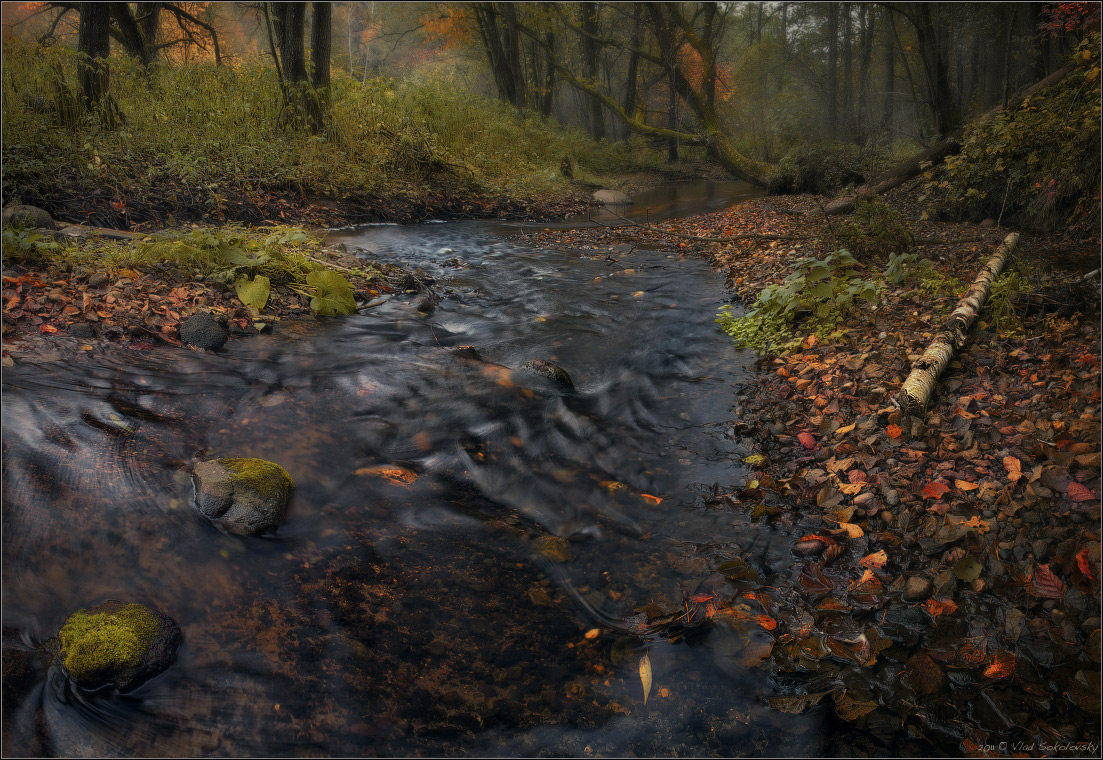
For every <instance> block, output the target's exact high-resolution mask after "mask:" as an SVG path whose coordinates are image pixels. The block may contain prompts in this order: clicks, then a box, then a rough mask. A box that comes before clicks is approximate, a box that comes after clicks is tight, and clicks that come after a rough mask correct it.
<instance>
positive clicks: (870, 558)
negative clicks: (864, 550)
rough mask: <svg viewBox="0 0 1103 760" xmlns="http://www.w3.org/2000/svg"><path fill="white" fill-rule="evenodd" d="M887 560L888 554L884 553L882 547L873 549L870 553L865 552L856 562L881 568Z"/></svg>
mask: <svg viewBox="0 0 1103 760" xmlns="http://www.w3.org/2000/svg"><path fill="white" fill-rule="evenodd" d="M888 561H889V555H888V554H886V553H885V550H884V549H881V550H880V551H875V552H873V553H872V554H867V555H866V556H864V557H862V558H861V559H860V560H858V564H859V565H861V566H862V567H876V568H882V567H884V566H885V564H886V563H887V562H888Z"/></svg>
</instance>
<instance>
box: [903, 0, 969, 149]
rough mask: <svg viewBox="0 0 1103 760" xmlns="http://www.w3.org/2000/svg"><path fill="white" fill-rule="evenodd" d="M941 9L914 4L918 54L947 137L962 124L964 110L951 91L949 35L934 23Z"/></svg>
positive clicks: (936, 5)
mask: <svg viewBox="0 0 1103 760" xmlns="http://www.w3.org/2000/svg"><path fill="white" fill-rule="evenodd" d="M941 10H942V8H941V3H924V2H919V3H913V4H912V11H913V13H914V14H915V38H916V41H917V42H918V43H919V55H920V56H921V57H922V58H923V70H924V73H925V74H926V80H927V100H928V102H929V103H930V106H931V113H932V114H933V115H934V120H935V128H936V129H937V130H938V134H939V136H941V137H948V136H949V135H950V134H951V133H952V132H953V131H954V130H955V129H956V128H957V127H958V124H959V122H960V121H961V109H960V108H959V107H958V103H957V96H956V94H955V93H954V91H953V90H952V89H951V88H950V70H949V65H948V63H947V58H946V45H945V44H944V39H943V38H944V35H945V33H946V32H945V30H944V29H941V28H940V27H939V25H938V24H937V23H936V21H935V16H934V13H935V12H937V11H941Z"/></svg>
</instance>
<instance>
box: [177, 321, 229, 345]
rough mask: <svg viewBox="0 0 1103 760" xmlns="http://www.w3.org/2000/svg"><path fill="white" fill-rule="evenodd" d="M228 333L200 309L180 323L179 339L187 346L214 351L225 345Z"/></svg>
mask: <svg viewBox="0 0 1103 760" xmlns="http://www.w3.org/2000/svg"><path fill="white" fill-rule="evenodd" d="M228 337H229V335H228V334H227V333H226V329H225V328H224V327H222V325H220V324H219V323H218V322H217V321H215V318H214V317H213V316H211V314H210V313H209V312H206V311H202V312H200V313H198V314H193V315H192V316H190V317H188V318H187V319H185V320H184V321H183V322H181V323H180V340H182V341H184V342H185V343H187V344H188V345H189V346H196V347H197V348H206V349H210V350H211V351H215V350H217V349H219V348H222V347H223V346H224V345H226V339H227V338H228Z"/></svg>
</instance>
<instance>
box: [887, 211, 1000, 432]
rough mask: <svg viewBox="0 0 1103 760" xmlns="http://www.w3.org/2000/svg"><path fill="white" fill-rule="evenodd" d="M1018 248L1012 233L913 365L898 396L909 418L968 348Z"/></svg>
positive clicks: (921, 408)
mask: <svg viewBox="0 0 1103 760" xmlns="http://www.w3.org/2000/svg"><path fill="white" fill-rule="evenodd" d="M1018 245H1019V235H1018V233H1015V232H1013V233H1011V234H1010V235H1008V236H1007V237H1006V238H1004V241H1003V242H1002V243H1001V244H1000V245H999V247H998V248H996V251H995V253H993V254H992V256H991V257H990V258H989V259H988V263H987V264H985V265H984V269H982V270H981V272H980V274H979V275H977V279H976V280H974V281H973V284H972V286H971V287H970V288H969V292H968V293H966V294H965V297H964V298H962V299H961V301H960V302H959V303H958V305H957V308H956V309H954V311H953V313H952V314H950V317H949V319H947V320H946V325H945V326H944V327H943V328H942V330H940V331H939V333H938V335H936V336H935V338H934V340H933V341H931V345H930V346H928V348H927V350H926V351H925V352H924V353H923V356H921V357H920V358H919V359H918V360H917V361H916V362H915V364H913V365H912V371H911V374H909V375H908V379H907V380H905V381H904V385H903V386H902V387H901V388H900V392H899V393H898V394H897V396H896V405H897V406H899V407H900V409H901V410H903V412H904V413H905V414H906V415H909V416H910V415H915V416H919V415H921V414H923V412H924V411H926V408H927V402H928V401H929V400H930V398H931V395H932V394H933V393H934V388H935V384H936V383H937V382H938V378H939V376H941V375H942V373H943V371H945V369H946V367H947V365H949V363H950V362H951V361H952V360H953V358H954V354H955V353H957V351H958V349H960V348H961V347H962V346H963V345H964V344H965V339H966V336H967V335H968V333H969V329H970V328H971V327H972V326H973V323H974V322H976V321H977V315H978V314H979V313H980V310H981V308H982V307H983V306H984V302H985V301H986V300H987V299H988V290H989V288H990V287H991V286H992V283H993V281H995V279H996V278H997V277H999V276H1000V273H1001V272H1002V271H1003V269H1004V267H1005V266H1006V265H1007V260H1008V259H1009V258H1011V255H1012V254H1013V253H1014V252H1015V248H1017V247H1018Z"/></svg>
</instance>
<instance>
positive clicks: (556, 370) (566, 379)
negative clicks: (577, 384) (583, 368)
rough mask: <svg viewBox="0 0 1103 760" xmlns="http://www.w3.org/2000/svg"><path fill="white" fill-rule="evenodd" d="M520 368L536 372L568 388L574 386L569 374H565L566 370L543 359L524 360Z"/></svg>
mask: <svg viewBox="0 0 1103 760" xmlns="http://www.w3.org/2000/svg"><path fill="white" fill-rule="evenodd" d="M521 368H522V369H527V370H529V371H531V372H536V373H537V374H540V375H543V376H544V377H546V378H548V379H549V380H554V381H555V382H557V383H559V384H561V385H565V386H566V387H568V388H571V389H573V388H574V383H573V382H571V376H570V375H568V374H567V370H565V369H563V368H562V367H560V366H559V365H558V364H553V363H552V362H549V361H547V360H545V359H533V360H532V361H530V362H525V363H524V364H523V365H521Z"/></svg>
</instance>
